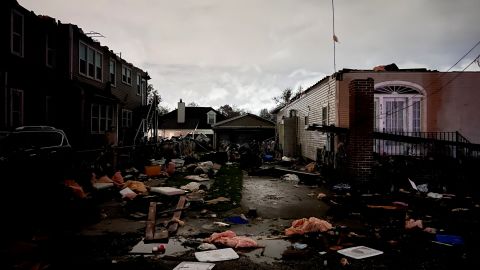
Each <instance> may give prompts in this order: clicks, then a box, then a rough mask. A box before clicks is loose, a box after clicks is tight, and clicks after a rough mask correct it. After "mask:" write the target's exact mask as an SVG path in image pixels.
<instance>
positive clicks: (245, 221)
mask: <svg viewBox="0 0 480 270" xmlns="http://www.w3.org/2000/svg"><path fill="white" fill-rule="evenodd" d="M224 220H225V221H226V222H230V223H233V224H248V219H247V218H246V217H245V216H233V217H227V218H225V219H224Z"/></svg>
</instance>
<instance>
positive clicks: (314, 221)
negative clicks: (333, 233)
mask: <svg viewBox="0 0 480 270" xmlns="http://www.w3.org/2000/svg"><path fill="white" fill-rule="evenodd" d="M330 229H332V224H330V223H328V222H327V221H325V220H322V219H318V218H316V217H310V218H309V219H307V218H302V219H297V220H294V221H293V222H292V227H290V228H288V229H285V235H286V236H291V235H295V234H305V233H309V232H326V231H328V230H330Z"/></svg>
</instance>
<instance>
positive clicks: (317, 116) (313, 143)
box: [277, 77, 337, 160]
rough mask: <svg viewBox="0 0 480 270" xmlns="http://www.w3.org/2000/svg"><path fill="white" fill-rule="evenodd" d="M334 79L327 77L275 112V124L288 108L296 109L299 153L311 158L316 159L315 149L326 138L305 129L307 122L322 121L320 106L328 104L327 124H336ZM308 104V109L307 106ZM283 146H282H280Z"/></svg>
mask: <svg viewBox="0 0 480 270" xmlns="http://www.w3.org/2000/svg"><path fill="white" fill-rule="evenodd" d="M336 92H337V91H336V80H335V78H334V77H329V78H328V79H326V80H325V81H324V82H322V83H320V84H319V85H317V86H315V87H314V88H313V89H311V90H310V91H309V92H308V93H306V94H304V95H303V96H302V97H301V98H299V99H298V100H295V101H294V102H292V103H291V104H288V105H287V106H285V107H284V108H283V109H282V110H280V111H279V112H278V113H277V126H279V125H280V124H281V122H282V117H285V118H288V117H289V115H290V110H297V116H298V128H297V130H298V131H297V132H298V134H297V138H299V140H298V143H299V144H300V146H301V149H300V150H301V155H302V156H303V157H306V158H309V159H311V160H316V156H317V149H318V148H323V147H324V145H325V142H326V140H327V136H326V134H322V133H320V132H318V131H308V130H305V125H306V124H307V125H308V124H321V123H322V107H324V106H329V112H328V124H329V125H332V124H334V125H336V124H337V117H336V113H335V112H336V110H337V109H336V108H337V105H336V102H335V100H336V95H337V94H336ZM309 106H310V111H309V108H308V107H309ZM307 115H308V123H305V116H307ZM282 147H283V146H282Z"/></svg>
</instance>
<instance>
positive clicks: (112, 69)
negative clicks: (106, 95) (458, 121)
mask: <svg viewBox="0 0 480 270" xmlns="http://www.w3.org/2000/svg"><path fill="white" fill-rule="evenodd" d="M116 70H117V65H116V63H115V59H110V83H111V84H112V85H113V86H115V85H116V84H117V80H116Z"/></svg>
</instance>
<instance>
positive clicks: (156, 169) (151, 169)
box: [145, 165, 162, 177]
mask: <svg viewBox="0 0 480 270" xmlns="http://www.w3.org/2000/svg"><path fill="white" fill-rule="evenodd" d="M161 172H162V167H160V165H150V166H145V174H146V175H147V176H148V177H155V176H159V175H161Z"/></svg>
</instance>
